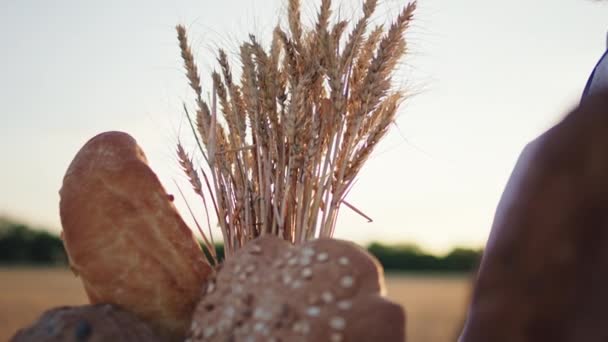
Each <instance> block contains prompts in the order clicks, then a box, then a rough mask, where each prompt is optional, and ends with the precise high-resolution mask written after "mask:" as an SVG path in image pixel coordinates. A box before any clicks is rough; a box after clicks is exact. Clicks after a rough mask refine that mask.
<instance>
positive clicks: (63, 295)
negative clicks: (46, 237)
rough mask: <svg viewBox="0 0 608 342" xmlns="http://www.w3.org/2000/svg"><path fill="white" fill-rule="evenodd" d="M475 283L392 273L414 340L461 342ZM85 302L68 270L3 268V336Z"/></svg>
mask: <svg viewBox="0 0 608 342" xmlns="http://www.w3.org/2000/svg"><path fill="white" fill-rule="evenodd" d="M469 285H470V284H469V280H468V278H467V277H465V276H427V275H388V276H387V288H388V295H389V297H390V298H391V299H393V300H395V301H397V302H399V303H400V304H402V305H403V306H404V307H405V308H406V311H407V316H408V318H407V319H408V322H407V330H408V341H411V342H448V341H455V340H456V336H457V334H458V331H459V329H460V326H461V324H462V320H463V315H464V311H465V307H466V303H467V300H468V295H469V291H470V290H469ZM85 303H86V296H85V294H84V290H83V289H82V286H81V285H80V281H79V280H78V279H77V278H76V277H74V275H72V273H71V272H70V271H68V270H64V269H52V268H51V269H45V268H41V269H37V268H0V341H6V340H8V338H10V336H12V335H13V333H14V332H15V331H16V330H17V329H19V328H20V327H23V326H25V325H28V324H30V323H31V322H33V321H34V320H35V319H36V318H37V317H38V316H39V315H40V314H41V313H42V312H43V311H44V310H46V309H49V308H51V307H55V306H63V305H78V304H85Z"/></svg>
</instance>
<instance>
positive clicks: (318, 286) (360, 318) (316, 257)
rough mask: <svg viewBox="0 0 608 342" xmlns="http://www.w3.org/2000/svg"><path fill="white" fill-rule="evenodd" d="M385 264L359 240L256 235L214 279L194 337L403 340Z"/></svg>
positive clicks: (194, 326)
mask: <svg viewBox="0 0 608 342" xmlns="http://www.w3.org/2000/svg"><path fill="white" fill-rule="evenodd" d="M383 293H384V276H383V271H382V267H381V266H380V264H379V263H378V262H377V260H376V259H375V258H373V257H372V256H371V255H370V254H368V253H367V252H366V251H365V250H363V249H362V248H360V247H358V246H357V245H355V244H353V243H350V242H347V241H340V240H334V239H318V240H313V241H310V242H307V243H305V244H304V245H301V246H295V247H294V246H293V245H291V244H290V243H288V242H286V241H284V240H282V239H279V238H277V237H275V236H272V235H265V236H262V237H260V238H257V239H256V240H252V241H250V242H249V243H248V244H247V245H245V247H243V248H242V249H240V250H239V251H237V252H236V253H235V255H234V256H232V257H231V258H230V259H228V260H227V261H226V262H225V263H224V264H223V265H222V268H221V270H220V271H219V272H218V273H217V278H216V279H215V281H209V282H208V287H207V289H206V291H205V295H204V296H203V297H202V300H201V302H200V303H199V304H198V306H197V309H196V311H195V314H194V317H193V319H192V327H191V330H190V336H189V337H190V340H191V341H193V342H194V341H218V342H219V341H248V340H249V339H251V340H255V341H292V342H304V341H310V342H316V341H328V342H329V341H333V342H346V341H349V342H367V341H378V342H380V341H383V342H403V341H405V312H404V311H403V308H402V307H401V306H399V305H398V304H395V303H392V302H390V301H389V300H387V299H385V298H384V297H383Z"/></svg>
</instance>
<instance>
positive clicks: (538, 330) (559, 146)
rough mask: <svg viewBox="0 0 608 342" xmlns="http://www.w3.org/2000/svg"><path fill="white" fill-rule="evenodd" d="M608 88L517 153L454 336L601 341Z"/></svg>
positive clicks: (606, 314) (607, 276) (606, 309)
mask: <svg viewBox="0 0 608 342" xmlns="http://www.w3.org/2000/svg"><path fill="white" fill-rule="evenodd" d="M607 270H608V91H604V92H603V93H599V94H597V95H595V96H592V97H589V98H588V99H585V100H584V101H583V103H581V105H580V107H579V108H577V109H576V110H574V111H573V112H572V113H570V114H569V115H568V116H567V117H566V118H565V119H564V120H563V121H562V122H560V123H559V124H557V125H556V126H555V127H553V128H551V129H550V130H549V131H547V132H546V133H545V134H543V135H542V136H540V137H539V138H538V139H536V140H535V141H533V142H532V143H530V144H529V145H528V146H527V147H526V148H525V149H524V151H523V152H522V154H521V156H520V158H519V160H518V162H517V165H516V166H515V169H514V171H513V173H512V174H511V178H510V180H509V182H508V184H507V187H506V189H505V191H504V193H503V195H502V198H501V200H500V203H499V205H498V208H497V211H496V216H495V218H494V223H493V225H492V232H491V235H490V239H489V241H488V243H487V246H486V249H485V252H484V256H483V259H482V262H481V265H480V270H479V273H478V276H477V279H476V281H475V286H474V291H473V296H472V304H471V308H470V310H469V313H468V319H467V321H466V324H465V328H464V331H463V333H462V337H461V339H460V341H461V342H486V341H495V342H536V341H553V342H578V341H585V342H601V341H607V340H608V327H607V325H606V322H607V321H608V294H607V292H606V289H608V272H607Z"/></svg>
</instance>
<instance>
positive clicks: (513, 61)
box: [0, 0, 608, 342]
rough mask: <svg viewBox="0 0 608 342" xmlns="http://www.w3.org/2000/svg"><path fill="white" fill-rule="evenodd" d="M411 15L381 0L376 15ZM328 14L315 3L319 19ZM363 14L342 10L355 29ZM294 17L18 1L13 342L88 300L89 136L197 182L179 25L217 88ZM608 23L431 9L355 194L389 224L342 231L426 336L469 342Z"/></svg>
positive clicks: (560, 10) (4, 108) (3, 90)
mask: <svg viewBox="0 0 608 342" xmlns="http://www.w3.org/2000/svg"><path fill="white" fill-rule="evenodd" d="M404 5H405V3H404V2H403V1H395V0H384V1H380V7H379V9H378V11H377V13H376V15H375V16H374V18H373V20H374V21H375V22H376V23H388V22H389V21H390V20H391V19H392V18H394V17H395V16H396V15H397V14H398V13H399V10H400V8H401V7H402V6H404ZM317 7H318V1H307V2H303V18H304V21H305V22H308V23H312V22H313V21H314V18H315V13H316V10H317ZM360 8H361V1H360V0H341V1H337V0H336V1H334V13H335V14H336V16H339V17H340V18H347V19H350V18H353V19H354V20H356V18H358V17H359V16H360ZM285 11H286V1H283V0H266V1H259V0H258V1H254V0H224V1H221V2H217V1H206V0H196V1H195V0H178V1H167V0H148V1H143V0H133V1H129V2H124V1H119V0H109V1H104V2H82V1H76V0H57V1H53V2H40V1H34V0H0V42H1V43H2V44H1V45H0V49H1V51H0V52H1V53H0V118H1V121H0V129H1V130H2V131H1V133H2V134H0V156H2V161H3V163H2V167H1V168H0V193H1V194H2V195H0V216H1V217H2V219H1V220H0V265H2V266H0V340H5V339H7V338H8V337H9V336H11V335H12V334H13V333H14V332H15V330H16V329H18V328H19V327H22V326H24V325H26V324H29V323H30V322H32V321H33V320H34V319H35V318H36V317H38V316H39V315H40V313H41V312H42V311H43V310H45V309H48V308H50V307H53V306H57V305H73V304H82V303H85V302H86V298H85V295H84V292H83V290H82V287H81V285H80V282H79V280H78V279H77V278H75V277H74V276H73V275H72V274H71V273H70V272H69V270H67V267H66V264H65V255H64V252H63V248H62V245H61V242H60V240H58V238H57V236H58V233H59V231H60V229H61V224H60V220H59V215H58V202H59V196H58V190H59V188H60V187H61V181H62V177H63V174H64V172H65V170H66V169H67V167H68V165H69V163H70V162H71V160H72V158H73V157H74V155H75V154H76V152H77V151H78V150H79V148H80V147H81V146H82V145H83V144H84V143H85V142H86V141H87V140H88V139H90V138H91V137H93V136H94V135H96V134H98V133H100V132H103V131H108V130H121V131H125V132H128V133H130V134H131V135H133V136H134V137H135V138H136V139H137V140H138V142H139V144H140V145H141V146H142V148H143V149H144V151H145V152H146V154H147V156H148V159H149V161H150V164H151V167H152V168H153V169H154V170H155V171H156V172H157V173H158V175H159V177H160V178H161V180H162V182H163V184H164V185H165V186H166V187H167V189H168V191H169V192H170V193H177V189H176V186H175V183H174V181H175V182H177V183H178V184H180V186H181V187H182V188H183V189H188V188H189V187H188V185H187V184H188V183H187V180H186V179H185V177H184V176H183V173H182V172H181V171H180V169H179V165H178V163H177V158H176V154H175V148H176V143H177V141H178V139H180V140H182V141H183V142H185V143H186V146H188V147H190V148H191V150H190V151H189V152H191V151H193V150H194V145H193V144H192V141H191V140H190V139H189V128H188V126H187V122H185V117H184V115H183V111H182V104H183V103H185V104H186V105H190V104H192V99H193V98H192V94H191V92H190V89H189V87H188V85H187V81H186V79H185V77H184V76H183V71H182V63H181V59H180V54H179V49H178V46H177V43H176V42H177V40H176V33H175V30H174V26H175V25H176V24H178V23H181V24H184V25H185V26H186V27H187V29H188V31H189V35H190V39H191V43H192V46H193V49H194V52H195V55H196V57H197V62H198V63H199V67H200V68H201V73H202V76H203V81H204V84H205V85H207V89H210V87H208V85H209V79H208V78H207V75H209V73H210V71H212V70H213V69H214V68H215V67H216V63H215V57H216V56H217V49H218V48H219V47H221V48H224V49H225V50H227V52H228V53H229V54H230V56H231V58H232V57H234V56H236V55H237V54H238V46H239V44H240V42H241V41H242V40H244V39H246V38H247V34H248V33H253V34H255V35H256V36H257V37H258V38H259V39H260V40H261V41H262V42H268V38H269V37H270V33H271V32H272V29H273V28H274V26H275V25H276V24H277V23H282V18H283V17H284V13H285ZM607 14H608V6H607V4H605V3H604V4H602V3H599V2H596V1H586V0H563V1H559V2H558V1H554V0H537V1H534V2H533V3H531V2H529V1H524V0H514V1H508V2H488V1H482V0H463V1H458V2H446V1H441V0H419V8H418V11H417V13H416V21H415V23H414V25H413V27H412V28H411V30H410V31H409V32H408V36H407V38H408V43H409V54H408V55H407V56H406V58H405V59H404V60H403V61H402V65H401V66H400V68H399V71H398V73H397V75H396V77H395V81H396V83H395V86H397V87H401V88H403V89H405V90H406V92H407V93H408V94H409V98H408V100H407V101H406V103H405V104H404V105H403V106H402V107H401V109H400V114H399V118H398V120H397V121H396V122H395V125H394V126H393V127H392V129H391V132H390V134H389V135H388V137H387V138H386V140H385V141H384V142H383V143H381V145H380V147H379V148H378V149H377V150H376V153H375V154H374V156H373V157H372V158H371V159H370V161H369V162H368V164H367V165H366V167H365V168H364V169H363V171H362V172H361V174H360V177H359V181H358V182H357V184H356V186H355V187H354V189H353V190H352V192H351V193H350V195H349V202H350V203H352V204H354V205H356V207H357V208H359V209H361V210H362V211H363V212H364V213H365V214H367V215H368V216H370V217H371V218H372V219H373V222H372V223H367V221H366V220H364V219H362V218H361V217H360V216H358V215H357V214H355V213H353V212H349V211H347V210H343V211H342V212H341V217H340V221H339V223H338V228H337V234H336V235H337V237H339V238H345V239H349V240H354V241H356V242H357V243H360V244H361V245H363V246H366V247H367V248H368V249H369V250H370V251H371V252H372V253H373V254H375V255H376V256H377V257H378V258H379V259H380V261H381V262H382V263H383V265H384V266H385V268H386V270H387V272H388V276H387V279H388V282H387V285H388V289H389V296H390V297H391V298H393V299H395V300H397V301H399V302H400V303H401V304H403V305H404V306H405V307H406V310H407V312H408V324H407V325H408V334H409V337H410V340H412V341H422V342H424V341H429V342H435V341H453V340H454V339H455V336H457V334H458V331H459V328H460V325H461V323H462V320H463V318H464V313H465V309H466V303H467V301H468V294H469V291H470V276H471V274H472V273H473V272H474V269H475V266H476V264H477V261H478V259H479V256H480V253H481V250H482V248H483V245H484V243H485V240H486V238H487V235H488V233H489V229H490V225H491V222H492V218H493V214H494V209H495V207H496V204H497V202H498V199H499V198H500V195H501V192H502V190H503V187H504V185H505V183H506V181H507V178H508V176H509V174H510V172H511V169H512V168H513V165H514V162H515V160H516V158H517V156H518V154H519V152H520V151H521V149H522V148H523V147H524V146H525V144H526V143H527V142H528V141H530V140H532V139H533V138H534V137H536V136H537V135H539V134H540V133H542V132H543V131H544V130H546V129H547V128H549V127H551V126H552V125H553V124H555V123H556V122H558V121H559V120H560V119H561V118H562V117H563V116H564V115H565V114H566V113H567V112H568V111H569V110H570V109H572V108H573V107H574V106H576V105H577V103H578V101H579V98H580V95H581V93H582V90H583V88H584V86H585V82H586V80H587V77H588V76H589V73H590V72H591V70H592V69H593V66H594V65H595V63H596V62H597V60H598V59H599V57H600V56H601V55H602V53H603V52H604V50H605V48H606V30H607V29H608V26H607V25H606V24H607V22H606V20H605V18H607V17H608V16H607ZM235 59H236V58H235ZM236 65H237V64H235V66H236ZM189 196H192V194H190V195H187V196H186V199H187V200H188V201H189V202H190V203H191V204H192V205H194V206H195V208H196V210H197V213H200V215H201V217H202V215H204V212H203V210H202V207H201V204H200V203H198V201H197V200H196V199H195V198H194V197H193V196H192V197H189ZM176 197H177V196H176ZM176 202H177V205H178V207H179V208H180V209H181V211H182V213H186V211H185V206H184V202H183V200H182V199H180V198H177V199H176ZM184 216H185V218H186V220H187V221H188V222H191V220H190V219H189V218H188V217H187V216H186V215H184Z"/></svg>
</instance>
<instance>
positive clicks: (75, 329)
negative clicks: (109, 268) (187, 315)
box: [10, 304, 162, 342]
mask: <svg viewBox="0 0 608 342" xmlns="http://www.w3.org/2000/svg"><path fill="white" fill-rule="evenodd" d="M72 341H76V342H81V341H82V342H84V341H86V342H106V341H111V342H161V341H162V340H161V339H159V338H158V336H156V335H155V334H154V332H153V331H152V329H150V327H149V326H148V325H147V324H146V323H145V322H143V321H142V320H140V319H138V318H137V317H135V316H134V315H133V314H131V313H130V312H127V311H125V310H121V309H120V308H117V307H115V306H112V305H110V304H98V305H83V306H73V307H60V308H55V309H51V310H49V311H47V312H45V313H44V314H42V316H41V317H40V318H39V319H38V320H37V321H36V322H34V323H33V324H32V325H31V326H29V327H27V328H23V329H21V330H19V331H18V332H17V333H16V334H15V336H13V337H12V338H11V339H10V342H72Z"/></svg>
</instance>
